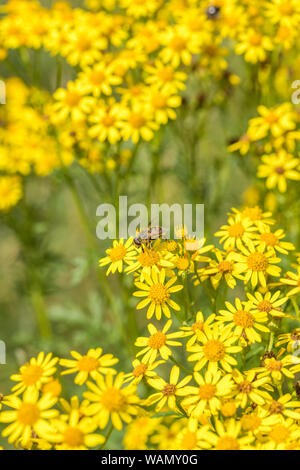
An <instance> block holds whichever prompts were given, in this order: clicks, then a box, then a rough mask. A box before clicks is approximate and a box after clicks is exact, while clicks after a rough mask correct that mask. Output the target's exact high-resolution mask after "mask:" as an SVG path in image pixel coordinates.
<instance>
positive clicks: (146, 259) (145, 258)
mask: <svg viewBox="0 0 300 470" xmlns="http://www.w3.org/2000/svg"><path fill="white" fill-rule="evenodd" d="M136 256H137V258H135V259H134V260H132V261H130V263H129V266H127V268H125V272H126V273H128V274H129V273H132V272H135V271H138V272H139V273H140V279H139V280H140V281H142V282H143V281H144V279H145V274H146V275H148V276H151V272H152V268H153V267H155V268H156V269H157V271H158V272H159V271H160V269H161V268H165V269H168V268H172V267H174V263H173V261H172V254H171V253H167V254H165V253H162V252H161V250H160V249H159V246H156V245H154V246H153V248H147V249H144V250H142V251H140V253H137V255H136Z"/></svg>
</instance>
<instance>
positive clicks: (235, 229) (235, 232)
mask: <svg viewBox="0 0 300 470" xmlns="http://www.w3.org/2000/svg"><path fill="white" fill-rule="evenodd" d="M244 232H245V229H244V227H243V225H242V224H241V223H236V224H233V225H230V226H229V227H228V234H229V236H230V237H233V238H240V237H242V236H243V235H244Z"/></svg>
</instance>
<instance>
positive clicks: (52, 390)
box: [42, 379, 62, 397]
mask: <svg viewBox="0 0 300 470" xmlns="http://www.w3.org/2000/svg"><path fill="white" fill-rule="evenodd" d="M61 392H62V386H61V383H60V381H59V380H57V379H52V380H51V381H50V382H47V383H45V384H44V386H43V388H42V393H44V394H47V393H49V394H50V395H52V396H53V397H59V395H60V394H61Z"/></svg>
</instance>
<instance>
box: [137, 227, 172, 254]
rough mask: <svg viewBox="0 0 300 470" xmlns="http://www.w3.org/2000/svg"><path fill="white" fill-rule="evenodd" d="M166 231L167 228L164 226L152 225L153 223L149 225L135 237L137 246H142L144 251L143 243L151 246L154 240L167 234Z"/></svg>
mask: <svg viewBox="0 0 300 470" xmlns="http://www.w3.org/2000/svg"><path fill="white" fill-rule="evenodd" d="M166 232H167V230H166V229H164V228H163V227H159V226H154V227H151V225H149V226H148V227H147V229H146V230H142V231H141V232H138V233H137V236H136V237H135V238H134V239H133V243H134V244H135V246H136V247H138V248H139V247H141V248H142V250H143V251H144V247H143V245H146V246H150V248H151V246H152V241H153V240H158V239H159V238H162V236H163V235H165V234H166Z"/></svg>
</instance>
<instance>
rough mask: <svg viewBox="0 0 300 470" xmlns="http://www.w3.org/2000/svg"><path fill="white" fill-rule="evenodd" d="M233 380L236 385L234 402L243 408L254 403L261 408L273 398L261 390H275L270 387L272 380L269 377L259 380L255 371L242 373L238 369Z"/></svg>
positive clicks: (233, 374) (233, 375)
mask: <svg viewBox="0 0 300 470" xmlns="http://www.w3.org/2000/svg"><path fill="white" fill-rule="evenodd" d="M232 378H233V380H234V382H235V385H236V386H235V390H234V391H233V396H234V400H235V402H236V403H237V405H239V406H241V407H242V408H246V406H247V405H248V404H250V405H251V404H252V403H254V404H255V405H260V406H261V405H264V404H265V403H266V402H270V401H271V400H272V396H271V395H270V394H269V393H268V392H266V390H261V388H265V389H267V390H269V391H273V388H272V387H271V386H270V385H269V382H270V378H269V377H268V376H266V377H261V378H259V379H258V378H257V377H256V372H255V371H253V370H250V371H245V373H241V372H240V371H239V370H238V369H235V370H234V372H233V373H232Z"/></svg>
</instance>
